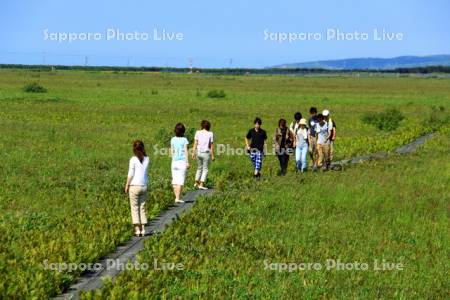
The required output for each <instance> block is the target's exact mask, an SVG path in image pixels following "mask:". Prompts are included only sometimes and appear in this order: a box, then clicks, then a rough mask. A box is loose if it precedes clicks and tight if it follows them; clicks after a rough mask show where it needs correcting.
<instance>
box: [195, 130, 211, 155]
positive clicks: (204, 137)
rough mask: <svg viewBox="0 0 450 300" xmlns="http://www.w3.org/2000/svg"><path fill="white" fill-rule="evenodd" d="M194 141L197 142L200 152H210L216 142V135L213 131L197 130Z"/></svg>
mask: <svg viewBox="0 0 450 300" xmlns="http://www.w3.org/2000/svg"><path fill="white" fill-rule="evenodd" d="M194 139H195V140H196V141H197V150H198V152H199V153H200V152H208V151H209V150H210V147H211V144H212V143H213V142H214V135H213V133H212V132H211V131H206V130H197V132H196V133H195V137H194Z"/></svg>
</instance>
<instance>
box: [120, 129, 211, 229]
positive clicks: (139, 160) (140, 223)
mask: <svg viewBox="0 0 450 300" xmlns="http://www.w3.org/2000/svg"><path fill="white" fill-rule="evenodd" d="M200 126H201V129H200V130H197V132H196V133H195V137H194V145H193V148H192V159H196V160H197V172H196V174H195V184H194V187H195V188H198V189H200V190H207V189H208V188H207V187H206V186H205V182H206V178H207V176H208V168H209V163H210V162H211V161H213V160H214V147H213V144H214V134H213V133H212V132H211V131H210V128H211V123H210V122H209V121H207V120H203V121H202V122H201V124H200ZM185 132H186V127H185V126H184V125H183V124H182V123H178V124H176V125H175V129H174V133H175V136H174V137H172V139H171V140H170V156H171V157H172V164H171V171H172V187H173V192H174V194H175V203H183V202H184V200H182V199H181V194H182V192H183V186H184V183H185V179H186V173H187V169H188V168H189V152H188V144H189V141H188V139H187V138H186V137H185V136H184V134H185ZM133 153H134V156H133V157H131V159H130V162H129V168H128V176H127V182H126V184H125V193H128V194H129V198H130V207H131V218H132V222H133V224H134V230H135V235H136V236H144V235H145V224H146V223H147V216H146V212H145V201H146V199H147V183H148V168H149V163H150V161H149V158H148V156H147V154H146V152H145V147H144V143H143V142H142V141H140V140H136V141H134V143H133Z"/></svg>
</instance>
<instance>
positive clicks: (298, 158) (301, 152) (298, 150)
mask: <svg viewBox="0 0 450 300" xmlns="http://www.w3.org/2000/svg"><path fill="white" fill-rule="evenodd" d="M306 154H308V144H304V145H301V146H297V147H295V162H296V163H297V169H298V170H301V171H302V172H303V171H304V170H306V166H307V165H308V164H307V162H306Z"/></svg>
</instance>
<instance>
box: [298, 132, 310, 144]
mask: <svg viewBox="0 0 450 300" xmlns="http://www.w3.org/2000/svg"><path fill="white" fill-rule="evenodd" d="M308 134H309V130H308V129H307V128H304V129H302V128H299V129H298V130H297V133H296V137H297V147H303V146H305V145H307V144H308Z"/></svg>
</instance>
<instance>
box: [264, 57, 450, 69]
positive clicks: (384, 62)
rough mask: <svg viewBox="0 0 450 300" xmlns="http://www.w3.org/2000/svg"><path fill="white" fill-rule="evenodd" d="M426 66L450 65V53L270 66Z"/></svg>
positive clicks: (353, 67)
mask: <svg viewBox="0 0 450 300" xmlns="http://www.w3.org/2000/svg"><path fill="white" fill-rule="evenodd" d="M428 66H450V55H429V56H399V57H394V58H370V57H369V58H349V59H338V60H321V61H311V62H303V63H288V64H283V65H277V66H272V67H270V68H284V69H295V68H308V69H309V68H311V69H312V68H318V69H333V70H349V69H359V70H364V69H375V70H390V69H396V68H415V67H428Z"/></svg>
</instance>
